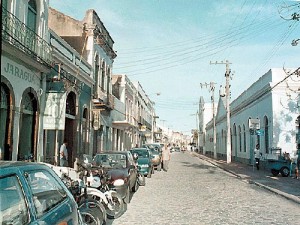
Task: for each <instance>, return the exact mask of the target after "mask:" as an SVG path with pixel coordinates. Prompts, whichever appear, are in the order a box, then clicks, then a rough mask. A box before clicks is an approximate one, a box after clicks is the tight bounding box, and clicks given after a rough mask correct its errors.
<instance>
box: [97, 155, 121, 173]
mask: <svg viewBox="0 0 300 225" xmlns="http://www.w3.org/2000/svg"><path fill="white" fill-rule="evenodd" d="M94 162H95V163H96V165H101V166H103V167H105V168H116V169H122V168H126V155H124V154H97V155H96V156H95V158H94Z"/></svg>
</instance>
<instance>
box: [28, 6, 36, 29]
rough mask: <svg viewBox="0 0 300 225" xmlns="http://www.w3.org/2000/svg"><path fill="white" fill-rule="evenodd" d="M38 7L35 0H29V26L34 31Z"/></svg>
mask: <svg viewBox="0 0 300 225" xmlns="http://www.w3.org/2000/svg"><path fill="white" fill-rule="evenodd" d="M36 21H37V7H36V2H35V0H29V2H28V13H27V27H29V28H30V29H31V30H32V31H34V32H35V31H36Z"/></svg>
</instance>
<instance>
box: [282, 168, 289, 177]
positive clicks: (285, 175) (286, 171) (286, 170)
mask: <svg viewBox="0 0 300 225" xmlns="http://www.w3.org/2000/svg"><path fill="white" fill-rule="evenodd" d="M280 173H281V175H282V176H283V177H287V176H289V174H290V170H289V168H287V167H286V166H284V167H282V168H281V169H280Z"/></svg>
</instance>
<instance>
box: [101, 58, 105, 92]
mask: <svg viewBox="0 0 300 225" xmlns="http://www.w3.org/2000/svg"><path fill="white" fill-rule="evenodd" d="M104 84H105V62H104V61H103V62H102V65H101V89H102V91H104Z"/></svg>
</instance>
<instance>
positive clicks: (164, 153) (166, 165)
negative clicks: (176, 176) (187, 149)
mask: <svg viewBox="0 0 300 225" xmlns="http://www.w3.org/2000/svg"><path fill="white" fill-rule="evenodd" d="M170 159H171V152H170V144H168V145H167V146H166V145H165V146H164V148H163V151H162V162H163V170H164V171H165V172H167V171H168V169H169V162H170Z"/></svg>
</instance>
